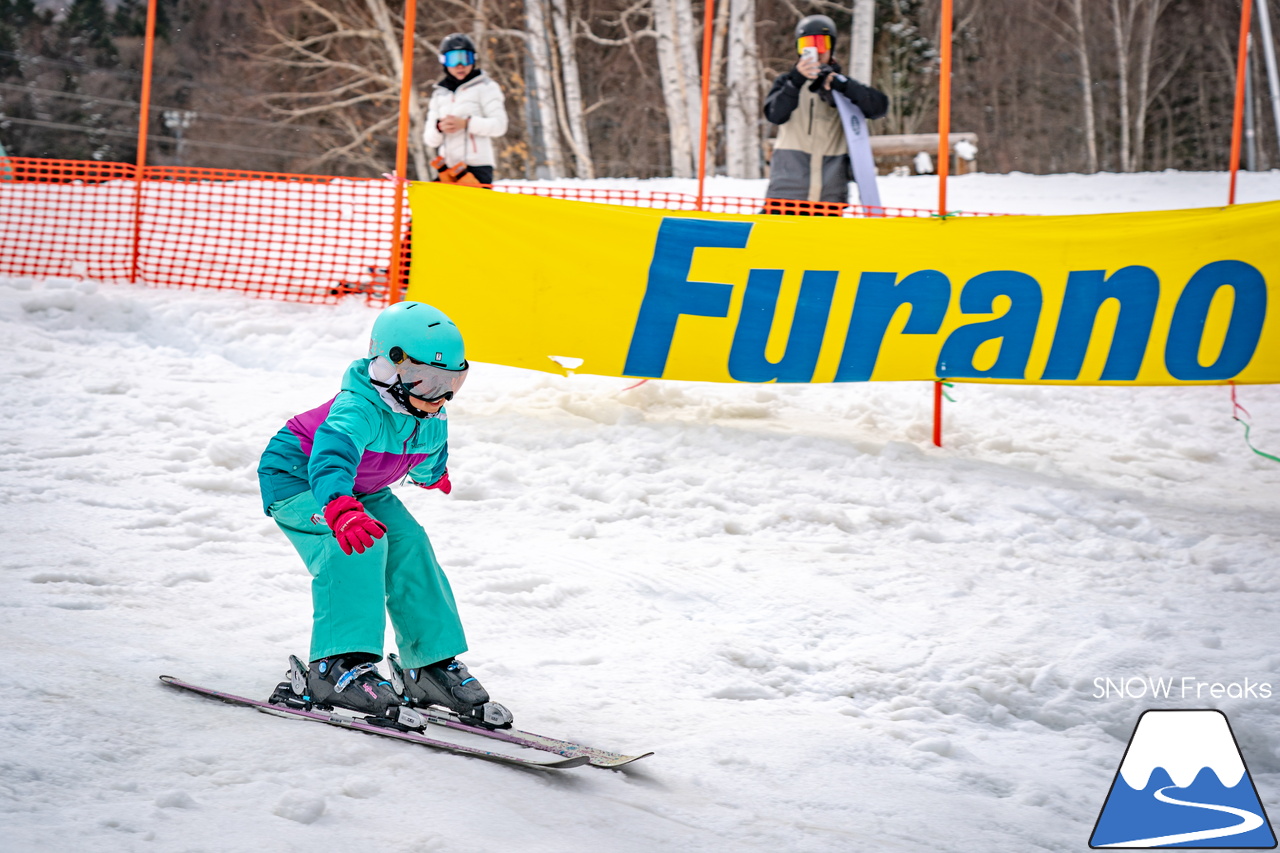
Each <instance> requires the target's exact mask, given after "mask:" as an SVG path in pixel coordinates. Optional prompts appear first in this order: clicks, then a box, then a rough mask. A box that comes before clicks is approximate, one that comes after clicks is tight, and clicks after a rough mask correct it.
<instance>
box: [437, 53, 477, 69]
mask: <svg viewBox="0 0 1280 853" xmlns="http://www.w3.org/2000/svg"><path fill="white" fill-rule="evenodd" d="M440 64H441V65H443V66H444V67H445V68H457V67H458V66H459V65H475V64H476V55H475V53H474V52H473V51H470V50H446V51H445V52H444V53H442V54H440Z"/></svg>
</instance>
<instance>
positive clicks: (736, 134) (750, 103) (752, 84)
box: [721, 0, 763, 178]
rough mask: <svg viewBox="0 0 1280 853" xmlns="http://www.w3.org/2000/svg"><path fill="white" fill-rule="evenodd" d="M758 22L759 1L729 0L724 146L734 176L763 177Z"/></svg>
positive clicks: (726, 162) (731, 174)
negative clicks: (757, 41)
mask: <svg viewBox="0 0 1280 853" xmlns="http://www.w3.org/2000/svg"><path fill="white" fill-rule="evenodd" d="M721 2H724V0H721ZM755 23H756V0H729V49H728V53H729V60H728V71H727V78H728V82H727V92H726V97H725V101H726V104H725V137H724V145H725V167H726V170H727V171H728V173H729V177H731V178H759V177H761V174H762V171H761V167H762V165H763V163H762V157H761V154H762V151H761V143H762V136H761V124H760V114H761V113H760V110H761V105H760V54H759V49H758V47H757V45H756V27H755Z"/></svg>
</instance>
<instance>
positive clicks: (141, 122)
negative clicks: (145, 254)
mask: <svg viewBox="0 0 1280 853" xmlns="http://www.w3.org/2000/svg"><path fill="white" fill-rule="evenodd" d="M156 2H157V0H147V31H146V36H145V42H144V44H145V45H146V47H145V49H144V50H143V56H142V97H141V98H140V99H139V106H138V153H137V158H138V163H137V174H136V177H135V185H134V191H133V210H134V213H133V263H132V264H131V266H130V272H129V281H130V282H137V280H138V258H139V256H140V254H141V242H142V177H143V172H144V171H145V170H146V168H147V129H148V127H147V125H148V123H149V121H148V120H149V119H150V117H151V59H152V56H153V55H154V53H155V46H156Z"/></svg>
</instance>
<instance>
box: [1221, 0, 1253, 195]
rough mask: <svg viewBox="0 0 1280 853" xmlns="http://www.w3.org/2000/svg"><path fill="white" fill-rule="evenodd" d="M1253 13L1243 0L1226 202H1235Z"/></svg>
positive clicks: (1249, 1) (1246, 0)
mask: <svg viewBox="0 0 1280 853" xmlns="http://www.w3.org/2000/svg"><path fill="white" fill-rule="evenodd" d="M1252 13H1253V0H1244V6H1243V7H1241V9H1240V52H1239V56H1238V57H1237V58H1236V106H1235V112H1234V114H1233V116H1232V119H1231V166H1230V170H1231V189H1230V190H1229V191H1228V193H1227V204H1235V203H1236V172H1238V171H1239V170H1240V136H1241V131H1240V128H1241V124H1242V123H1243V121H1244V82H1245V75H1246V74H1248V73H1249V66H1248V60H1249V26H1250V23H1251V18H1252Z"/></svg>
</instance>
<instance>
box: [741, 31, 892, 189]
mask: <svg viewBox="0 0 1280 853" xmlns="http://www.w3.org/2000/svg"><path fill="white" fill-rule="evenodd" d="M835 42H836V25H835V22H834V21H832V20H831V19H830V18H828V17H827V16H826V15H810V16H808V17H807V18H805V19H803V20H802V21H800V23H799V24H797V25H796V52H797V53H798V54H799V55H800V59H799V60H798V61H797V62H796V64H795V66H794V67H793V68H791V70H789V71H787V72H786V73H785V74H780V75H779V76H778V77H777V79H775V80H774V81H773V86H772V88H770V90H769V94H768V96H767V97H766V98H765V102H764V115H765V118H767V119H768V120H769V121H770V122H771V123H772V124H775V125H778V137H777V139H776V140H775V141H774V145H773V156H772V158H771V159H770V161H769V186H768V189H767V190H766V191H765V196H766V198H767V199H768V200H767V201H766V202H765V208H764V212H765V213H792V212H799V209H800V208H802V207H806V206H804V205H786V204H780V203H778V202H776V201H774V200H775V199H792V200H797V201H821V202H837V203H840V204H847V203H848V201H849V181H850V180H852V179H853V171H852V169H851V167H850V164H849V145H848V142H847V140H846V139H845V134H844V126H843V125H842V123H841V121H840V113H839V110H838V109H837V108H836V103H835V98H834V96H833V95H832V93H833V92H839V93H841V94H843V95H844V96H845V97H847V98H848V99H849V100H850V101H851V102H852V103H854V104H855V105H857V107H858V108H859V109H861V110H862V113H863V115H864V116H865V117H866V118H868V119H874V118H880V117H881V116H883V115H884V114H885V113H886V112H888V110H889V98H888V96H886V95H885V94H884V93H883V92H881V91H880V90H878V89H873V88H872V87H871V86H868V85H866V84H865V83H861V82H859V81H857V80H854V79H853V78H851V77H846V76H844V74H842V73H841V72H840V65H839V63H837V62H836V61H835V60H834V59H832V57H831V54H832V51H833V50H834V48H835ZM810 209H812V208H810Z"/></svg>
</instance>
